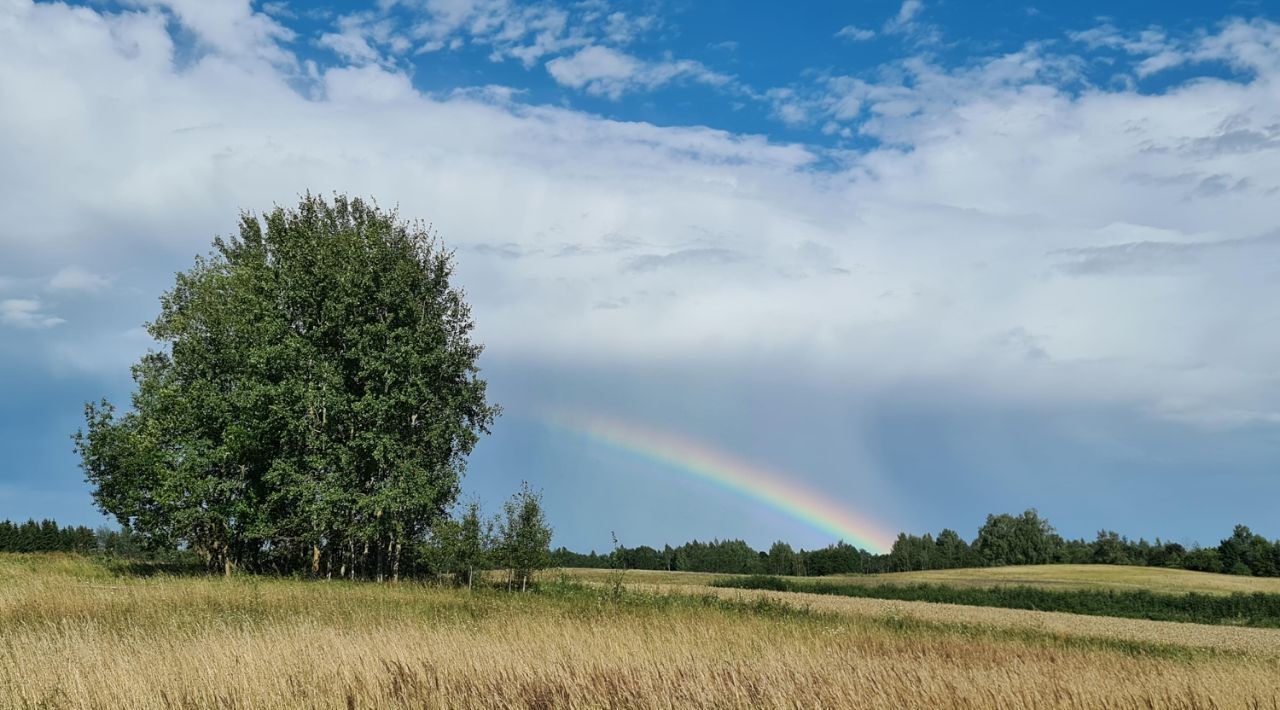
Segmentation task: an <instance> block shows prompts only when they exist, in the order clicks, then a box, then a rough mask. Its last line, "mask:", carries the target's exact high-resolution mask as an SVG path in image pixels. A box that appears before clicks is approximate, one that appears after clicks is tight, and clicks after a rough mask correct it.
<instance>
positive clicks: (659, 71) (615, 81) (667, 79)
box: [547, 45, 732, 100]
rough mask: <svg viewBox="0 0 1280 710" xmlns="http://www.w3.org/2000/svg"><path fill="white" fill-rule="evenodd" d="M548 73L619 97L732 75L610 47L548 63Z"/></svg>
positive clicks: (591, 91)
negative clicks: (648, 58)
mask: <svg viewBox="0 0 1280 710" xmlns="http://www.w3.org/2000/svg"><path fill="white" fill-rule="evenodd" d="M547 72H548V73H550V74H551V77H552V78H553V79H555V80H556V81H557V82H558V83H560V84H562V85H564V86H568V87H571V88H574V89H582V90H584V91H586V92H587V93H589V94H595V95H597V96H607V97H609V98H611V99H614V100H617V99H618V98H621V96H622V95H623V94H624V93H627V92H628V91H637V90H642V91H651V90H653V89H656V88H658V87H659V86H662V85H664V84H668V83H671V82H673V81H680V80H685V79H687V80H691V81H696V82H699V83H703V84H710V85H713V86H723V85H725V84H728V83H729V82H730V81H732V79H731V77H728V76H726V75H724V74H719V73H716V72H713V71H711V70H709V69H707V68H706V67H705V66H703V65H702V64H701V63H699V62H694V61H690V60H670V59H668V60H662V61H656V62H647V61H643V60H641V59H638V58H636V57H633V56H631V55H629V54H626V53H625V52H620V51H618V50H616V49H611V48H609V47H601V46H597V45H592V46H589V47H584V48H582V49H581V50H579V51H578V52H577V53H576V54H574V55H572V56H569V57H557V58H555V59H552V60H551V61H549V62H547Z"/></svg>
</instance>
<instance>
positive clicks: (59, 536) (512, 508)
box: [0, 483, 551, 591]
mask: <svg viewBox="0 0 1280 710" xmlns="http://www.w3.org/2000/svg"><path fill="white" fill-rule="evenodd" d="M550 548H551V527H550V525H548V524H547V518H546V513H545V512H544V510H543V507H542V496H541V494H539V493H536V492H534V491H533V490H532V489H531V488H530V487H529V485H528V484H527V483H526V484H523V485H522V486H521V488H520V490H519V491H518V492H516V494H515V495H513V496H512V497H511V499H510V500H508V501H506V503H505V504H504V505H503V507H502V510H501V511H500V512H499V513H496V514H495V515H494V516H493V517H491V518H487V517H485V516H484V515H483V514H482V511H481V507H480V504H479V503H477V502H472V503H469V504H467V505H466V506H463V507H462V508H461V510H460V511H459V515H458V516H457V517H456V518H455V517H446V518H443V519H440V520H437V521H436V524H435V526H433V528H432V532H431V534H430V535H428V536H427V537H426V538H424V539H423V540H421V541H419V542H418V543H416V544H415V545H413V546H412V548H411V549H410V550H408V551H407V552H406V553H405V560H406V562H405V576H408V577H414V578H418V579H426V578H430V579H434V580H437V581H449V582H452V583H455V584H458V585H460V586H466V587H471V586H473V585H474V584H475V582H476V581H477V580H479V579H481V578H486V579H487V578H488V577H490V576H491V574H490V573H491V572H492V571H494V570H498V571H500V572H501V574H502V578H501V579H500V580H497V581H499V582H500V583H502V584H505V585H506V586H507V587H508V588H510V589H516V588H518V589H520V590H521V591H523V590H525V589H527V588H528V585H529V582H530V581H531V580H532V578H533V574H534V573H535V572H537V571H538V570H542V569H546V568H547V566H548V565H550V563H551V552H550ZM0 552H71V553H79V554H100V555H105V556H107V557H111V558H115V559H122V560H135V561H147V562H165V563H179V564H181V563H190V562H192V561H193V558H194V559H196V560H198V559H200V558H199V556H197V555H194V553H192V552H191V551H190V550H186V549H181V548H176V547H157V546H156V545H155V544H154V541H149V540H146V539H145V538H143V537H142V536H141V535H138V534H137V533H134V532H133V531H131V530H130V529H128V528H122V529H111V528H107V527H100V528H98V529H97V530H93V529H91V528H88V527H85V526H83V525H81V526H65V527H63V526H59V525H58V523H57V522H56V521H54V520H42V521H40V522H38V523H37V522H36V521H34V520H28V521H27V522H25V523H21V524H19V523H13V522H10V521H8V520H0ZM277 571H279V572H283V573H289V572H290V570H277ZM293 572H294V573H297V571H296V570H294V571H293Z"/></svg>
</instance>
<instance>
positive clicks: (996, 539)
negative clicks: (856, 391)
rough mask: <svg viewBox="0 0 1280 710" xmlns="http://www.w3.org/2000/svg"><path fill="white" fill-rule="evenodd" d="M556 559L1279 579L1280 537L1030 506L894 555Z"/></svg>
mask: <svg viewBox="0 0 1280 710" xmlns="http://www.w3.org/2000/svg"><path fill="white" fill-rule="evenodd" d="M551 559H552V564H553V565H554V566H557V567H600V568H623V569H651V570H671V571H685V572H718V573H725V574H772V575H794V576H815V577H816V576H823V575H829V574H873V573H883V572H906V571H915V570H935V569H952V568H958V567H999V566H1006V565H1036V564H1115V565H1140V566H1152V567H1170V568H1178V569H1188V570H1194V571H1202V572H1221V573H1226V574H1239V575H1252V576H1256V577H1276V576H1280V540H1274V541H1272V540H1267V539H1266V538H1265V537H1263V536H1262V535H1258V534H1255V533H1254V532H1252V531H1251V530H1250V529H1249V528H1248V527H1247V526H1244V525H1237V526H1235V529H1234V530H1233V531H1232V534H1231V535H1230V537H1227V538H1225V539H1223V540H1222V541H1221V542H1220V543H1219V544H1218V546H1216V547H1199V546H1192V547H1190V548H1187V547H1185V546H1183V545H1181V544H1179V543H1176V542H1165V541H1161V540H1160V539H1156V540H1155V541H1154V542H1149V541H1147V540H1145V539H1141V538H1139V539H1138V540H1131V539H1129V538H1127V537H1124V536H1122V535H1120V534H1119V533H1116V532H1114V531H1110V530H1103V531H1100V532H1099V533H1098V535H1097V537H1096V538H1095V539H1094V540H1084V539H1075V540H1070V539H1064V538H1063V537H1062V536H1060V535H1058V534H1057V532H1056V531H1055V530H1054V528H1053V526H1052V525H1050V524H1049V521H1048V520H1046V519H1045V518H1043V517H1041V516H1040V515H1039V514H1038V513H1037V512H1036V511H1035V510H1027V511H1025V512H1024V513H1022V514H1021V515H1009V514H1000V515H988V516H987V519H986V522H985V523H984V524H983V525H982V527H981V528H980V529H979V530H978V534H977V536H976V537H975V538H974V539H973V540H972V541H966V540H965V539H964V538H963V537H961V536H960V534H959V533H957V532H956V531H954V530H950V529H946V530H943V531H941V532H939V533H938V534H937V535H936V536H935V535H932V534H929V533H926V534H924V535H911V534H908V533H900V534H899V535H898V537H897V539H896V540H895V541H894V543H893V546H892V548H891V549H890V551H889V552H888V553H886V554H873V553H870V552H868V551H866V550H864V549H862V548H859V547H855V546H853V545H849V544H847V543H844V542H838V543H836V544H834V545H829V546H827V547H824V548H820V549H815V550H803V549H801V550H796V549H793V548H792V547H791V545H789V544H787V543H785V542H781V541H779V542H775V543H774V544H773V545H772V546H771V547H770V548H769V549H768V550H760V551H757V550H755V549H753V548H752V547H751V546H750V545H748V544H747V543H746V542H744V541H742V540H714V541H711V542H699V541H696V540H695V541H693V542H689V543H686V544H684V545H680V546H678V547H671V546H670V545H667V546H664V547H663V549H661V550H658V549H656V548H653V547H649V546H645V545H641V546H639V547H634V548H627V547H619V548H617V549H615V550H614V551H612V552H609V553H604V554H598V553H596V552H595V551H592V552H591V553H589V554H581V553H575V552H572V551H570V550H568V549H566V548H563V547H561V548H558V549H556V550H554V551H553V552H552V553H551Z"/></svg>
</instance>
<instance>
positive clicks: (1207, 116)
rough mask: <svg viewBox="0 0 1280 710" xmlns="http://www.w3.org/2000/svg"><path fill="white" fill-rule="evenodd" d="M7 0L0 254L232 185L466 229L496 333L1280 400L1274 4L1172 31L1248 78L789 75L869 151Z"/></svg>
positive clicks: (596, 355) (1069, 387) (918, 72)
mask: <svg viewBox="0 0 1280 710" xmlns="http://www.w3.org/2000/svg"><path fill="white" fill-rule="evenodd" d="M454 6H456V8H455V9H456V13H455V14H450V13H451V12H454V11H453V10H450V9H449V8H451V7H454ZM434 7H435V9H436V10H437V11H438V14H439V16H440V17H442V18H445V19H448V18H452V19H449V22H450V23H453V25H456V26H458V27H461V26H462V25H463V24H466V23H470V24H475V23H476V22H480V23H481V24H483V23H485V22H488V20H486V19H484V18H486V17H488V15H485V14H483V13H481V14H477V13H476V10H475V5H474V4H471V3H462V2H455V3H452V4H449V3H443V2H442V3H437V4H436V5H434ZM913 12H918V11H913ZM0 13H2V14H3V21H0V68H2V70H0V95H4V96H6V97H11V98H12V99H13V100H12V101H11V102H10V103H9V104H8V105H7V106H6V110H5V111H3V112H0V161H2V162H3V163H4V164H5V165H6V166H7V169H6V170H5V171H3V172H0V209H2V210H3V211H4V213H5V214H6V215H10V218H9V219H10V223H9V225H8V226H9V229H7V230H6V231H4V232H3V233H0V249H3V250H4V253H6V255H8V254H14V255H15V256H16V257H21V258H20V259H15V263H19V262H20V263H46V262H49V261H51V260H52V259H54V258H57V257H58V255H65V254H69V253H75V254H77V257H76V260H77V261H79V262H80V263H85V264H93V265H94V266H95V268H106V267H99V266H98V265H99V264H101V263H102V262H103V261H104V260H108V259H110V258H111V255H112V254H115V253H117V252H118V251H119V250H120V247H119V243H120V242H121V241H123V240H128V243H130V244H132V245H135V247H136V248H134V249H133V250H132V251H131V252H130V253H133V254H139V255H141V256H139V257H138V258H139V259H140V260H141V263H139V264H138V265H137V266H136V268H137V269H139V270H145V269H147V268H149V267H148V266H147V264H146V259H147V255H148V254H149V253H151V252H152V251H155V250H156V249H166V250H170V251H177V252H180V253H184V254H189V253H192V252H196V251H202V250H203V249H204V248H206V247H207V244H208V240H209V237H210V236H211V235H213V234H219V233H223V234H225V233H227V232H228V231H231V230H232V229H234V224H235V215H236V213H237V211H238V210H239V209H241V208H250V209H264V208H269V207H270V206H271V205H272V204H273V203H280V204H289V203H291V202H293V201H296V196H297V195H298V193H300V192H302V191H304V190H307V189H311V190H313V191H316V192H321V193H326V192H328V191H330V190H346V191H350V192H354V193H357V194H366V195H373V196H376V197H377V198H378V199H379V200H381V201H382V202H383V203H384V204H398V205H399V207H400V210H401V212H402V213H403V214H405V215H409V216H421V217H423V218H427V219H430V220H432V221H433V222H434V223H435V225H436V226H437V227H438V228H439V229H440V230H441V232H442V234H443V235H444V236H445V238H446V239H447V240H448V242H449V244H450V245H452V246H455V247H458V248H459V254H460V255H461V269H462V270H461V273H460V278H461V280H462V282H463V283H464V284H465V285H466V286H467V288H468V292H469V294H470V296H471V298H472V300H473V301H474V303H475V307H476V315H477V319H478V322H479V336H480V338H481V340H483V341H484V342H485V343H486V345H487V346H488V353H489V354H490V355H491V356H493V357H500V358H505V359H511V360H521V361H532V362H547V361H550V362H555V363H558V364H562V365H565V366H569V367H572V366H574V365H575V364H592V363H621V364H635V363H644V364H646V365H661V366H670V367H677V366H678V367H681V368H686V369H689V370H695V371H696V370H697V369H698V368H718V369H723V368H727V367H731V366H735V365H737V366H740V367H743V368H750V367H754V366H759V365H760V363H768V364H769V365H770V369H771V371H779V372H786V373H789V374H790V376H794V377H795V378H799V379H806V380H811V381H819V382H821V383H823V386H824V387H825V386H830V387H844V388H868V389H874V388H887V387H892V386H894V385H896V384H900V383H945V384H947V385H948V386H950V387H953V388H960V389H965V390H966V391H971V392H974V393H980V394H981V396H984V397H1003V398H1010V399H1028V400H1034V401H1036V402H1055V403H1059V402H1073V401H1085V402H1089V403H1105V404H1123V405H1125V406H1131V407H1134V408H1137V409H1141V410H1143V411H1147V412H1151V413H1154V414H1157V415H1160V416H1167V417H1171V418H1176V419H1178V420H1180V421H1184V420H1191V421H1195V420H1197V419H1198V417H1199V418H1200V420H1202V421H1205V422H1216V423H1219V424H1220V423H1222V422H1231V423H1240V422H1245V421H1257V422H1266V421H1271V420H1272V419H1273V418H1274V417H1275V416H1276V414H1277V413H1278V412H1280V385H1277V384H1276V383H1275V380H1274V375H1273V372H1274V362H1275V357H1276V354H1277V352H1280V333H1277V332H1276V331H1275V329H1274V328H1272V327H1271V325H1272V324H1273V323H1274V321H1275V320H1276V319H1277V318H1280V299H1277V298H1276V292H1275V291H1276V280H1275V278H1274V275H1273V274H1271V273H1270V271H1269V264H1272V263H1274V260H1273V259H1272V257H1271V256H1270V255H1272V254H1273V253H1274V251H1273V250H1274V246H1273V242H1274V240H1273V238H1272V237H1271V236H1269V235H1272V234H1273V230H1274V229H1275V222H1274V215H1275V209H1274V205H1275V195H1276V194H1277V192H1278V191H1280V159H1277V158H1280V154H1278V152H1277V151H1278V148H1277V146H1276V144H1275V140H1274V138H1275V131H1276V129H1275V127H1276V126H1277V125H1280V96H1278V95H1277V93H1276V92H1275V90H1274V86H1275V81H1276V79H1277V78H1278V72H1277V70H1276V66H1275V63H1274V59H1273V56H1274V55H1273V54H1272V52H1273V49H1274V48H1275V46H1276V45H1275V43H1274V41H1275V37H1276V35H1277V27H1276V26H1275V25H1271V24H1267V23H1259V22H1247V21H1235V22H1231V23H1228V24H1226V25H1223V26H1222V27H1220V28H1218V29H1216V30H1214V31H1212V32H1207V33H1204V34H1203V35H1200V36H1199V37H1196V38H1190V39H1186V40H1176V41H1177V42H1178V43H1179V44H1178V46H1179V51H1184V52H1187V53H1188V56H1194V57H1205V58H1211V57H1212V58H1216V59H1214V61H1220V62H1228V63H1232V64H1233V65H1234V66H1240V67H1243V68H1247V69H1248V74H1247V75H1242V76H1237V77H1234V78H1229V79H1224V78H1213V77H1204V78H1200V79H1199V80H1196V81H1189V82H1186V83H1181V84H1178V85H1176V86H1174V87H1172V88H1170V89H1168V90H1167V91H1164V92H1163V93H1158V94H1153V93H1137V92H1134V91H1130V90H1126V89H1115V88H1097V87H1088V88H1086V89H1084V90H1081V89H1080V88H1079V81H1078V78H1079V77H1078V73H1077V70H1078V66H1079V61H1080V59H1079V58H1078V57H1075V56H1073V55H1071V54H1064V55H1059V54H1055V53H1053V52H1052V51H1050V49H1049V48H1046V46H1039V45H1036V46H1028V47H1026V48H1023V49H1022V50H1020V51H1017V52H1012V53H1008V54H1005V55H1001V56H993V57H987V58H985V59H976V60H975V61H973V62H972V63H970V64H968V65H966V66H964V67H960V68H957V67H949V66H944V65H940V64H937V63H935V62H934V61H931V60H928V59H927V58H915V59H909V60H906V61H903V62H900V63H896V64H895V65H894V66H893V67H890V68H889V70H887V71H885V72H883V73H882V74H876V75H867V76H859V77H833V76H828V77H822V78H820V79H819V83H818V84H817V85H816V87H815V91H814V93H806V91H804V90H803V88H802V87H795V88H794V89H793V90H792V93H791V94H790V95H789V96H787V97H781V96H780V97H779V98H780V99H781V98H786V99H787V100H789V101H791V102H792V103H793V104H794V105H796V106H797V107H798V110H801V111H804V112H806V115H811V116H813V117H814V119H815V120H822V121H830V122H832V123H833V124H835V125H834V126H833V131H839V130H844V128H847V129H849V130H851V131H856V132H857V133H858V134H860V135H861V136H862V137H863V138H864V139H866V140H867V141H868V142H869V143H870V144H872V145H873V146H874V147H872V148H868V149H864V150H860V151H856V152H851V151H846V152H831V153H829V152H824V151H821V150H819V149H816V148H812V147H805V146H797V145H790V144H781V143H777V142H772V141H770V140H767V139H765V138H763V137H760V136H752V135H738V134H734V133H730V132H726V131H721V130H716V129H713V128H704V127H658V126H654V125H650V124H645V123H629V122H620V121H612V120H606V119H603V118H600V117H597V116H592V115H587V114H583V113H580V112H575V111H572V110H568V109H564V108H557V107H549V106H531V105H527V104H522V103H519V102H518V101H515V100H512V97H511V96H510V95H507V98H506V99H505V100H502V101H495V100H491V99H489V98H486V95H481V94H476V93H473V92H459V93H456V94H451V95H448V96H432V95H426V94H423V93H422V92H420V91H417V90H416V89H415V88H414V87H413V85H412V83H411V82H410V81H409V79H408V77H407V76H406V75H405V74H404V73H402V72H398V71H396V70H395V69H393V68H391V67H388V66H384V65H381V64H379V63H377V62H360V61H358V60H359V58H358V57H356V56H354V55H352V57H351V64H352V65H339V66H333V67H329V68H327V69H321V70H320V71H319V73H318V76H319V81H320V83H321V88H322V90H321V91H318V92H316V93H314V94H306V95H303V94H300V93H299V92H298V91H297V90H296V89H295V88H294V87H293V86H292V85H291V83H290V81H289V79H290V77H291V74H290V72H291V69H289V64H290V63H289V62H288V61H284V62H274V63H272V65H271V66H272V67H273V68H272V69H271V70H270V71H267V70H264V69H263V68H262V66H261V65H260V64H253V63H246V62H241V61H227V60H226V59H225V58H224V57H222V56H221V54H220V52H222V51H223V50H212V51H213V54H211V55H209V56H205V57H201V58H198V59H196V60H195V61H194V63H193V64H192V65H191V66H184V67H179V66H177V65H176V64H175V59H174V52H173V40H172V38H171V37H170V35H169V29H168V28H167V27H166V25H165V22H164V19H163V18H162V17H159V16H157V15H156V14H155V13H154V12H125V13H110V12H106V11H101V10H94V9H84V8H80V9H75V10H73V9H71V8H68V7H65V6H62V5H56V4H31V3H29V2H20V1H13V0H11V1H10V2H9V3H8V4H6V5H3V6H0ZM477 18H478V19H477ZM910 18H917V20H918V15H917V14H911V15H910V17H909V18H908V19H910ZM442 21H443V20H442ZM502 26H505V25H502ZM486 27H487V26H486ZM482 29H485V28H482ZM485 31H486V32H489V33H490V34H491V35H493V36H495V37H496V36H497V35H496V34H493V33H501V30H492V28H487V29H485ZM512 35H513V36H521V37H524V38H525V40H522V41H526V42H527V40H528V38H529V36H530V34H529V32H524V33H523V34H522V33H520V32H517V31H516V30H512ZM434 36H438V37H440V38H451V37H452V36H453V35H451V34H449V33H447V32H446V33H443V34H438V35H434ZM468 36H470V35H468ZM276 41H277V47H278V48H281V49H279V51H281V52H285V51H286V50H285V49H283V47H284V46H285V45H284V44H280V42H283V39H282V38H277V40H276ZM209 46H210V47H216V46H217V45H215V44H214V43H210V44H209ZM515 46H516V45H512V47H515ZM520 46H524V45H520ZM597 46H599V45H596V44H590V47H597ZM47 47H58V48H59V52H57V53H56V54H52V55H51V54H49V53H47V52H44V51H42V49H41V48H47ZM587 49H588V44H583V45H580V46H579V47H578V48H576V49H575V50H574V51H573V52H572V53H571V54H569V55H568V56H567V57H566V62H568V61H569V60H570V59H573V58H578V60H579V61H577V62H576V63H568V64H566V63H561V64H558V65H556V66H557V67H558V69H556V70H553V69H552V68H551V66H550V63H548V71H552V72H553V76H554V75H555V74H554V72H555V71H559V72H560V76H559V77H557V79H558V80H563V81H564V82H565V83H566V84H568V85H576V86H578V87H580V88H582V89H583V90H586V91H594V92H597V93H600V94H601V95H604V96H611V95H615V92H622V91H628V90H632V89H633V88H637V87H638V88H644V87H647V86H653V85H660V84H661V83H663V82H669V81H677V80H691V81H700V80H701V79H699V78H698V75H697V73H696V69H693V68H685V69H682V70H676V69H674V68H672V67H667V68H664V69H660V68H659V67H657V66H655V64H654V63H653V62H651V61H650V62H645V61H641V60H639V59H637V58H636V57H634V56H632V55H630V54H627V53H625V52H622V51H621V50H618V49H616V48H603V47H602V48H601V49H603V50H604V51H600V52H596V51H593V52H591V53H587V54H585V56H583V53H584V52H587ZM504 51H505V50H504ZM225 52H226V53H228V54H230V55H234V56H244V55H243V52H242V51H241V50H240V49H236V48H234V47H231V48H228V49H226V50H225ZM553 61H554V60H553ZM672 61H673V62H674V63H675V64H677V65H678V62H675V60H672ZM662 62H663V60H659V61H658V62H657V64H661V63H662ZM356 64H359V66H354V65H356ZM655 82H656V83H655ZM1069 87H1070V88H1069ZM369 99H375V100H376V103H373V102H370V101H369ZM122 106H125V107H129V110H127V111H124V110H121V108H120V107H122ZM842 127H843V128H842ZM18 235H21V236H20V237H19V236H18ZM1147 243H1150V244H1153V245H1155V244H1158V245H1159V246H1126V245H1142V244H1147ZM486 245H488V246H486ZM493 245H499V246H497V247H494V246H493ZM1258 255H1266V258H1257V257H1258ZM53 263H62V264H65V263H67V259H65V258H62V260H61V261H56V262H53ZM1082 265H1084V266H1082ZM8 268H10V267H6V269H8ZM51 270H52V269H47V270H43V271H39V272H37V273H41V274H47V273H49V271H51ZM12 276H13V277H25V276H29V274H23V273H17V272H14V273H13V274H12ZM4 303H5V304H6V305H5V306H4V311H3V312H4V313H5V314H10V315H6V316H5V323H6V324H8V325H19V324H20V323H19V321H21V325H28V326H29V324H37V325H39V324H43V327H48V326H49V325H54V324H56V323H54V322H53V321H56V320H57V318H56V317H54V316H52V315H50V314H49V313H48V310H47V308H46V307H45V305H44V304H43V303H41V302H39V301H37V300H36V299H10V300H8V301H5V302H4ZM14 314H16V315H14ZM147 315H149V314H148V313H136V314H129V315H128V317H127V319H126V320H125V322H124V323H123V324H122V325H124V326H127V325H134V324H136V323H137V322H139V321H141V320H143V319H144V318H145V317H146V316H147ZM73 320H75V319H73ZM11 321H12V322H11ZM77 323H78V321H77ZM77 323H68V324H67V326H66V330H67V331H68V332H70V331H71V330H72V328H73V327H78V325H77ZM29 327H30V326H29ZM120 329H121V330H123V327H122V328H120ZM975 396H976V395H975Z"/></svg>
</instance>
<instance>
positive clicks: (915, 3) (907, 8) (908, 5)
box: [896, 0, 924, 25]
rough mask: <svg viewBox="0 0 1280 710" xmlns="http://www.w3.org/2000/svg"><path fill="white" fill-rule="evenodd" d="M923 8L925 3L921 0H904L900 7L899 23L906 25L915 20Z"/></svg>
mask: <svg viewBox="0 0 1280 710" xmlns="http://www.w3.org/2000/svg"><path fill="white" fill-rule="evenodd" d="M922 10H924V3H923V2H921V0H903V3H902V7H900V8H898V16H897V18H896V20H897V22H898V24H899V25H905V24H907V23H909V22H912V21H914V20H915V19H916V17H918V16H919V15H920V12H921V11H922Z"/></svg>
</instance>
